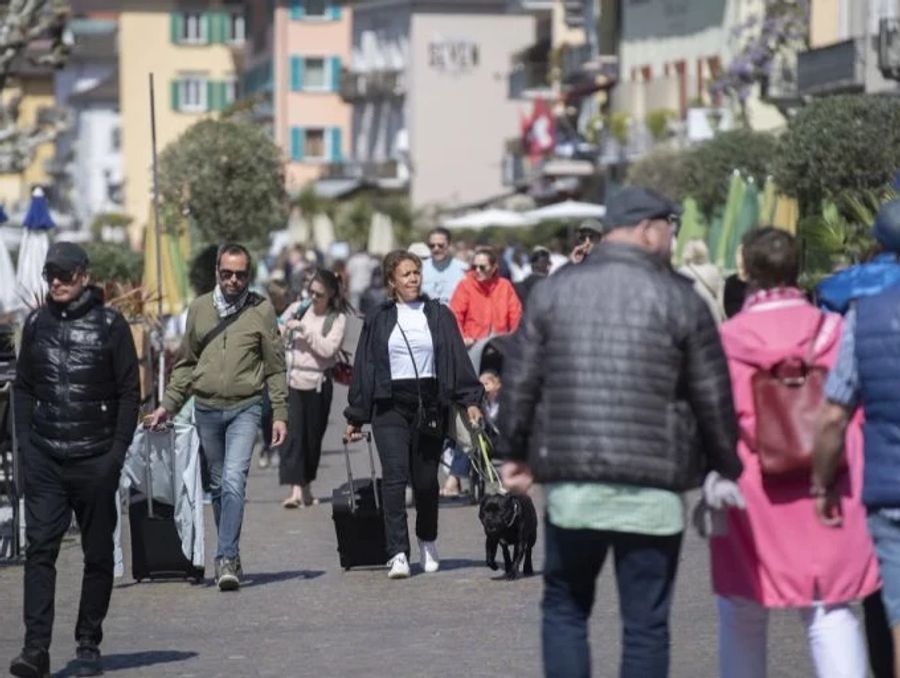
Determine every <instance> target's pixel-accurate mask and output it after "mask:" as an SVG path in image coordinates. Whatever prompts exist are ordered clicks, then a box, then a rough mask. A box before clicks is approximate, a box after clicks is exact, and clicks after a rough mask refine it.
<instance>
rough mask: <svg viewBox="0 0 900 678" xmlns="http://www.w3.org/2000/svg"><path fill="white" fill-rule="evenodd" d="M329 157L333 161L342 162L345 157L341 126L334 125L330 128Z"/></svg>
mask: <svg viewBox="0 0 900 678" xmlns="http://www.w3.org/2000/svg"><path fill="white" fill-rule="evenodd" d="M328 142H329V148H328V151H329V153H328V159H329V160H330V161H331V162H341V161H342V160H343V159H344V151H343V149H342V148H341V128H340V127H332V128H331V129H330V130H329V140H328Z"/></svg>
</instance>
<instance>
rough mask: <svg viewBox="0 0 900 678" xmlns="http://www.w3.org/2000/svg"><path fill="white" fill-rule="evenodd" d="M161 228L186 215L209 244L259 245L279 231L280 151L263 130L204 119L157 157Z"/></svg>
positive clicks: (282, 209) (282, 204)
mask: <svg viewBox="0 0 900 678" xmlns="http://www.w3.org/2000/svg"><path fill="white" fill-rule="evenodd" d="M159 170H160V172H159V189H160V195H161V196H162V200H163V208H164V209H163V213H162V217H163V221H164V224H165V225H166V226H167V227H169V228H173V227H174V226H175V223H176V221H177V218H178V217H180V216H181V215H190V217H191V218H192V220H193V222H194V224H195V225H196V228H197V231H198V232H199V233H200V235H201V237H202V238H203V239H204V240H206V242H210V243H220V242H223V241H227V240H237V241H240V242H243V243H246V244H248V245H249V246H251V247H257V246H260V245H262V244H263V243H264V242H265V240H266V236H267V235H268V234H269V232H270V231H272V230H276V229H280V228H283V227H284V223H285V221H286V219H287V195H286V193H285V190H284V171H283V166H282V158H281V152H280V150H279V149H278V147H277V146H276V145H275V143H274V142H273V141H272V139H271V138H270V137H269V135H268V134H266V132H265V130H263V129H262V128H261V127H259V126H257V125H252V124H249V123H246V122H240V121H235V120H218V121H217V120H203V121H201V122H198V123H196V124H195V125H192V126H191V127H189V128H188V130H187V131H186V132H185V133H184V134H182V135H181V136H180V137H178V138H177V139H176V140H175V141H173V142H172V143H171V144H169V145H168V146H167V147H166V148H165V150H164V151H163V152H162V153H161V154H160V158H159Z"/></svg>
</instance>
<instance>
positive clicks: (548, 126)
mask: <svg viewBox="0 0 900 678" xmlns="http://www.w3.org/2000/svg"><path fill="white" fill-rule="evenodd" d="M520 124H521V126H522V145H523V146H524V147H525V150H526V151H527V153H528V155H529V156H531V157H532V158H535V157H538V156H541V155H543V154H544V153H549V152H550V151H552V150H553V149H554V148H555V147H556V123H555V122H554V120H553V113H552V112H551V110H550V106H549V105H548V104H547V102H546V101H545V100H543V99H537V100H535V102H534V110H532V112H531V116H530V117H522V118H521V120H520Z"/></svg>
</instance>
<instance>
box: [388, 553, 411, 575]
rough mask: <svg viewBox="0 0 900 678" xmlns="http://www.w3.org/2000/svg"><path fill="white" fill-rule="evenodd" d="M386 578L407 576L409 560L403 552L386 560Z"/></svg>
mask: <svg viewBox="0 0 900 678" xmlns="http://www.w3.org/2000/svg"><path fill="white" fill-rule="evenodd" d="M388 567H389V568H391V571H390V572H388V579H406V578H407V577H408V576H409V561H408V560H407V559H406V554H405V553H398V554H397V555H396V556H394V557H393V558H391V559H390V560H389V561H388Z"/></svg>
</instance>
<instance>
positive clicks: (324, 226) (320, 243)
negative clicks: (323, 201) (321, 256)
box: [312, 214, 334, 252]
mask: <svg viewBox="0 0 900 678" xmlns="http://www.w3.org/2000/svg"><path fill="white" fill-rule="evenodd" d="M312 230H313V244H314V245H315V246H316V249H317V250H319V251H320V252H327V251H328V248H329V247H331V243H333V242H334V224H332V223H331V219H330V218H329V216H328V215H327V214H317V215H316V216H315V217H313V224H312Z"/></svg>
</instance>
